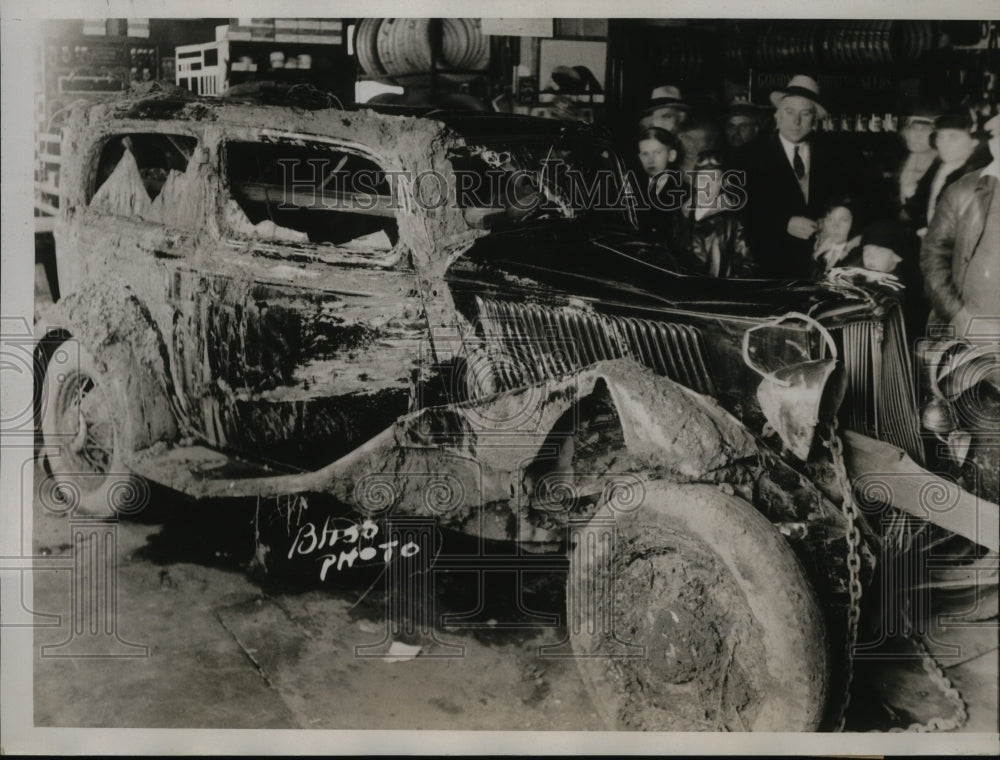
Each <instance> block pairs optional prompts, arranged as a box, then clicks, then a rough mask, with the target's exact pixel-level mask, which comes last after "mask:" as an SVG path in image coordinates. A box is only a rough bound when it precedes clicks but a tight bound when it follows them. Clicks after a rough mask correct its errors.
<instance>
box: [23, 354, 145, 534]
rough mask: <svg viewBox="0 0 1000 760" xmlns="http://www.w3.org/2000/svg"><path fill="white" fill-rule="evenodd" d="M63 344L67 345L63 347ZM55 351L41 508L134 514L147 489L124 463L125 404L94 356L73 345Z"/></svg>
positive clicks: (47, 384) (47, 394)
mask: <svg viewBox="0 0 1000 760" xmlns="http://www.w3.org/2000/svg"><path fill="white" fill-rule="evenodd" d="M64 345H65V344H64ZM69 354H70V351H69V349H68V348H66V347H60V348H57V349H55V350H54V351H53V353H52V356H51V358H50V359H49V362H48V366H47V368H46V372H45V380H44V396H43V399H44V408H43V413H42V438H43V440H44V444H45V457H46V466H47V469H48V471H49V473H50V474H49V477H48V478H47V479H46V480H45V481H44V482H43V484H42V487H41V489H40V490H42V491H43V494H42V496H43V503H45V505H46V507H47V508H49V509H50V510H51V511H56V512H64V513H67V514H69V513H72V514H81V513H82V514H89V515H97V516H102V517H113V516H116V515H120V514H132V513H135V512H138V511H139V510H141V509H142V508H143V507H145V506H146V504H147V503H148V501H149V495H150V486H149V483H148V481H146V480H145V479H143V478H141V477H139V476H137V475H135V474H133V473H130V472H129V471H128V470H127V469H126V468H125V467H124V465H123V464H122V459H121V442H120V432H119V427H118V426H119V425H120V420H119V419H117V418H116V415H119V414H121V410H122V409H123V408H124V406H123V402H120V401H119V400H118V399H116V398H115V395H114V393H113V392H112V389H111V387H110V385H109V383H108V382H107V381H106V379H105V378H104V377H103V376H102V374H101V372H100V371H99V370H98V369H97V367H96V365H95V362H94V359H93V357H91V355H90V354H89V353H88V352H87V351H86V349H84V348H83V347H82V346H80V345H79V344H77V343H73V349H72V357H71V358H70V357H69Z"/></svg>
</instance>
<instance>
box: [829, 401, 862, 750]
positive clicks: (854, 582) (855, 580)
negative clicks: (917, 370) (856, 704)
mask: <svg viewBox="0 0 1000 760" xmlns="http://www.w3.org/2000/svg"><path fill="white" fill-rule="evenodd" d="M830 454H831V457H832V459H833V472H834V476H835V477H836V479H837V485H838V487H839V488H840V492H841V494H843V504H842V506H841V509H843V512H844V517H845V518H846V519H847V531H846V534H845V538H846V540H847V591H848V595H849V597H850V600H849V603H848V607H847V641H846V645H845V649H844V658H845V671H846V673H847V676H846V679H845V682H844V694H843V698H842V699H841V701H840V707H839V709H838V712H837V722H836V724H835V725H836V728H835V730H836V731H843V730H844V722H845V716H846V714H847V707H848V705H850V703H851V684H852V683H853V682H854V646H855V645H856V644H857V642H858V622H859V621H860V620H861V592H862V589H861V554H860V552H859V550H858V547H859V546H860V545H861V532H860V531H859V530H858V506H857V504H855V503H854V488H853V486H852V485H851V480H850V478H848V476H847V467H846V466H845V465H844V448H843V444H842V443H841V441H840V436H839V435H838V434H837V419H836V418H834V420H833V423H832V424H831V425H830Z"/></svg>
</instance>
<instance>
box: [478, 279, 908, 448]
mask: <svg viewBox="0 0 1000 760" xmlns="http://www.w3.org/2000/svg"><path fill="white" fill-rule="evenodd" d="M476 306H477V308H478V312H479V320H480V326H481V328H482V330H483V337H484V338H485V340H486V344H487V347H488V349H489V354H490V359H491V371H492V374H493V377H492V378H491V379H492V382H491V383H490V384H489V386H490V388H491V390H492V391H493V392H498V391H505V390H510V389H513V388H518V387H522V386H524V385H528V384H530V383H536V382H542V381H544V380H546V379H550V378H554V377H559V376H561V375H565V374H567V373H570V372H572V371H573V370H575V369H579V368H581V367H586V366H588V365H590V364H594V363H595V362H598V361H602V360H605V359H621V358H634V359H635V360H636V361H638V362H639V363H641V364H643V365H645V366H647V367H649V368H651V369H653V370H654V371H656V372H658V373H660V374H661V375H666V376H667V377H669V378H670V379H672V380H675V381H677V382H679V383H681V384H682V385H685V386H687V387H688V388H691V389H693V390H695V391H698V392H699V393H704V394H707V395H710V396H715V395H716V392H715V386H714V384H713V382H712V374H711V372H709V370H708V362H707V360H706V354H705V347H704V343H703V340H702V336H701V333H700V332H699V331H698V330H697V329H696V328H694V327H691V326H690V325H681V324H670V323H667V322H655V321H652V320H647V319H637V318H633V317H617V316H609V315H605V314H593V313H588V312H583V311H578V310H575V309H568V308H553V307H550V306H542V305H538V304H521V303H510V302H507V301H499V300H495V299H490V298H482V297H479V296H477V297H476ZM831 333H832V334H833V336H834V340H835V341H836V342H837V343H838V346H839V349H840V351H841V356H842V358H843V361H844V364H845V367H846V371H847V392H846V395H845V400H844V404H843V406H842V407H841V420H842V424H843V425H844V426H845V427H848V428H850V429H851V430H856V431H857V432H859V433H864V434H866V435H870V436H872V437H874V438H878V439H881V440H884V441H887V442H889V443H892V444H894V445H896V446H898V447H900V448H901V449H903V450H904V451H906V453H907V454H909V455H910V456H911V457H912V458H913V459H914V460H915V461H917V462H923V448H922V446H921V443H920V435H919V430H918V427H917V415H916V406H915V404H914V401H913V381H912V373H911V368H910V364H909V361H908V360H907V356H906V353H905V349H906V336H905V332H904V330H903V324H902V318H901V316H900V312H899V310H898V309H893V310H892V311H891V312H889V314H888V316H887V317H886V319H885V321H884V322H880V321H875V320H872V321H863V322H854V323H851V324H847V325H845V326H842V327H836V328H833V329H831Z"/></svg>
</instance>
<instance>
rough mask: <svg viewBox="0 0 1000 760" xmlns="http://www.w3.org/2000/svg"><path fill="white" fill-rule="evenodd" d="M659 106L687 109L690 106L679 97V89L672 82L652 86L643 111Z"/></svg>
mask: <svg viewBox="0 0 1000 760" xmlns="http://www.w3.org/2000/svg"><path fill="white" fill-rule="evenodd" d="M660 108H679V109H681V110H682V111H687V110H689V109H690V108H691V106H689V105H688V104H687V103H685V102H684V98H682V97H681V91H680V90H679V89H677V88H676V87H674V85H672V84H664V85H660V86H659V87H654V88H653V92H652V93H650V95H649V103H647V104H646V110H645V113H652V112H653V111H656V110H658V109H660Z"/></svg>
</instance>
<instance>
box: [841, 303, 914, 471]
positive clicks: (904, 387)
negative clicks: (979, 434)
mask: <svg viewBox="0 0 1000 760" xmlns="http://www.w3.org/2000/svg"><path fill="white" fill-rule="evenodd" d="M831 333H832V334H833V336H834V339H835V340H837V342H838V343H840V344H841V350H842V356H843V360H844V366H845V368H846V370H847V394H846V396H845V397H844V404H843V406H842V407H841V420H842V422H843V424H844V425H845V426H846V427H848V428H850V429H851V430H856V431H857V432H859V433H863V434H865V435H868V436H871V437H872V438H877V439H879V440H882V441H887V442H888V443H891V444H893V445H894V446H898V447H899V448H901V449H903V451H905V452H906V453H907V454H909V455H910V457H911V458H912V459H913V460H914V461H915V462H918V463H923V461H924V454H923V445H922V444H921V441H920V430H919V427H918V421H917V412H916V403H915V402H914V395H913V394H914V388H913V372H912V368H911V366H910V363H909V361H908V354H907V345H906V332H905V330H904V328H903V320H902V316H901V314H900V311H899V309H898V308H897V309H893V310H892V311H890V312H889V314H888V316H887V317H886V319H885V321H883V322H879V321H865V322H855V323H852V324H848V325H845V326H844V327H841V328H836V329H833V330H831Z"/></svg>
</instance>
